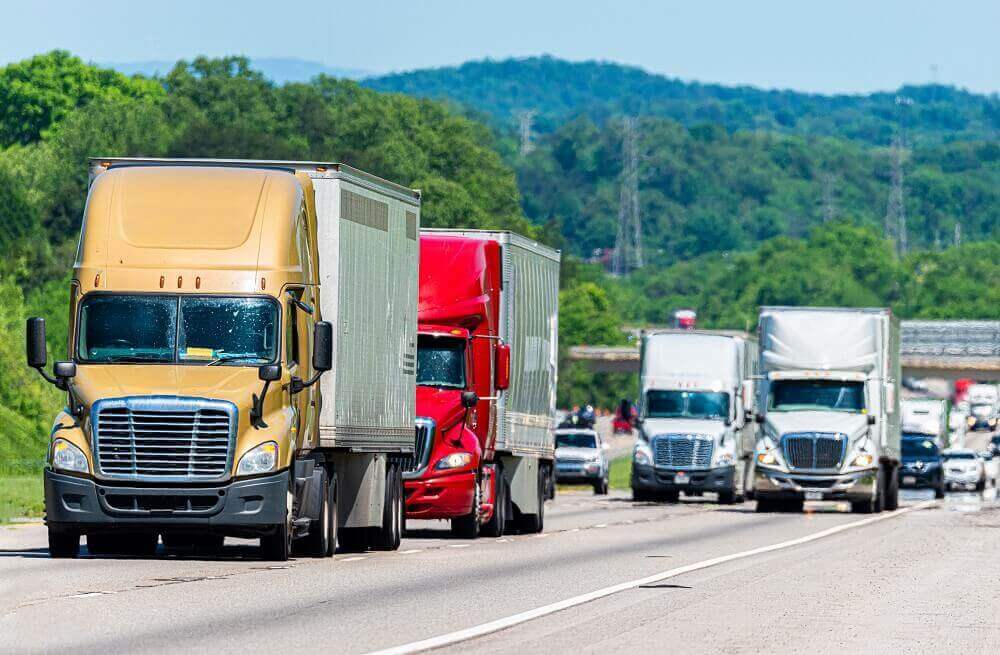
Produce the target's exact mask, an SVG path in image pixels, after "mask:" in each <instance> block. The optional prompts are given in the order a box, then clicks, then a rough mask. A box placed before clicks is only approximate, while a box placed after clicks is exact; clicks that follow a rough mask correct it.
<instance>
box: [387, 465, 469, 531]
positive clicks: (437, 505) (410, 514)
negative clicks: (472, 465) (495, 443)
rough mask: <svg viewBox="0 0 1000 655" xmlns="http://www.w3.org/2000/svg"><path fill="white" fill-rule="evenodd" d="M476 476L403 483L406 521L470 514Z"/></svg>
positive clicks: (449, 476) (422, 479)
mask: <svg viewBox="0 0 1000 655" xmlns="http://www.w3.org/2000/svg"><path fill="white" fill-rule="evenodd" d="M475 485H476V473H475V471H469V472H468V473H457V474H452V475H444V476H441V477H437V478H421V479H419V480H406V481H405V483H404V488H405V489H406V517H407V518H411V519H451V518H455V517H456V516H465V515H466V514H468V513H469V512H471V511H472V501H473V499H474V498H475Z"/></svg>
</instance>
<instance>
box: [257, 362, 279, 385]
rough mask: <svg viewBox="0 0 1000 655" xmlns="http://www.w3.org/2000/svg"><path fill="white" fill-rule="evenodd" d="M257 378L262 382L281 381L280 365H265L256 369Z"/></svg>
mask: <svg viewBox="0 0 1000 655" xmlns="http://www.w3.org/2000/svg"><path fill="white" fill-rule="evenodd" d="M257 377H258V378H260V379H261V381H263V382H276V381H277V380H280V379H281V364H265V365H264V366H261V367H260V368H258V369H257Z"/></svg>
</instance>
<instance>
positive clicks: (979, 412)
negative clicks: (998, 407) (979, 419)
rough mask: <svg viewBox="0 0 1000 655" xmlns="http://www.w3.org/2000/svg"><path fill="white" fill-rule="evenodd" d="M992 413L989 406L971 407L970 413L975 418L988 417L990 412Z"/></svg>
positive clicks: (991, 408)
mask: <svg viewBox="0 0 1000 655" xmlns="http://www.w3.org/2000/svg"><path fill="white" fill-rule="evenodd" d="M992 411H993V407H991V406H990V405H973V406H972V413H973V414H975V415H976V416H989V415H990V412H992Z"/></svg>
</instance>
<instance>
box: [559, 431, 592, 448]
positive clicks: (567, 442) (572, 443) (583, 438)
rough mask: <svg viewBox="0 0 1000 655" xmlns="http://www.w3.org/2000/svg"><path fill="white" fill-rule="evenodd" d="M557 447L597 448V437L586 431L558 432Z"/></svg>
mask: <svg viewBox="0 0 1000 655" xmlns="http://www.w3.org/2000/svg"><path fill="white" fill-rule="evenodd" d="M556 448H597V439H595V438H594V435H592V434H586V433H584V432H571V433H568V434H557V435H556Z"/></svg>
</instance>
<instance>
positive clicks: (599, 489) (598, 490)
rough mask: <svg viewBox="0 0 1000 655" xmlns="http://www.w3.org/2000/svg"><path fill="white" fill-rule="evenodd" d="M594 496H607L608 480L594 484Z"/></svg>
mask: <svg viewBox="0 0 1000 655" xmlns="http://www.w3.org/2000/svg"><path fill="white" fill-rule="evenodd" d="M594 494H595V495H597V496H607V495H608V479H607V478H604V479H603V480H601V481H600V482H597V483H596V484H594Z"/></svg>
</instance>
